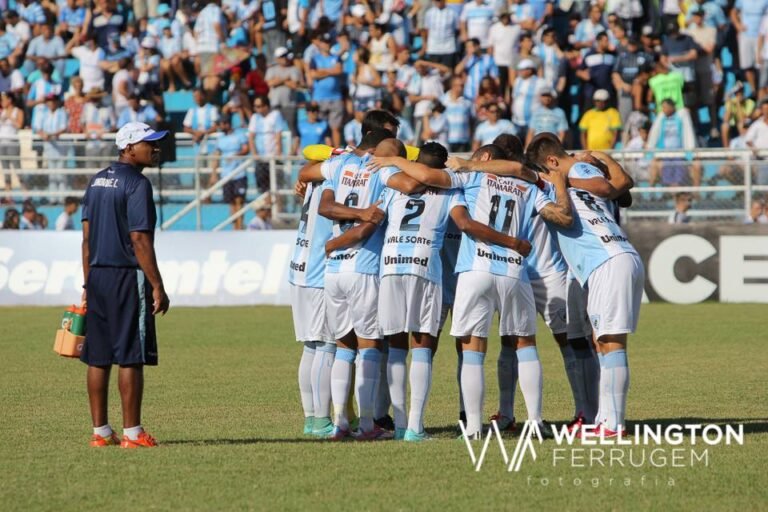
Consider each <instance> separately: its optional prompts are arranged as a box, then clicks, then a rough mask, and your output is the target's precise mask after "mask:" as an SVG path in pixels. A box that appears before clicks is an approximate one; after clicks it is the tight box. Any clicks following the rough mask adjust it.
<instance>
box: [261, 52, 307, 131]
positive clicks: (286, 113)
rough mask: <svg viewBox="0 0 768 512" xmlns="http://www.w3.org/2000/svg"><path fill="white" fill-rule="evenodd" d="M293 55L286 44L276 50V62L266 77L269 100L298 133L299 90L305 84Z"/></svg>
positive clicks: (292, 129) (268, 70)
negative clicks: (295, 64) (297, 109)
mask: <svg viewBox="0 0 768 512" xmlns="http://www.w3.org/2000/svg"><path fill="white" fill-rule="evenodd" d="M292 57H293V56H292V55H291V54H290V53H289V52H288V49H287V48H285V47H284V46H281V47H279V48H277V49H276V50H275V51H274V58H275V63H274V64H273V65H271V66H270V67H269V68H268V69H267V74H266V76H265V77H264V78H265V79H266V81H267V85H269V102H270V104H271V105H272V107H273V108H276V109H277V110H279V111H280V113H281V114H282V115H283V119H285V121H286V122H287V123H288V126H289V127H290V129H291V132H293V133H296V103H297V100H298V98H297V95H296V93H297V91H298V90H299V89H300V88H301V87H302V86H303V80H302V77H301V71H299V68H297V67H296V66H294V65H293V59H292Z"/></svg>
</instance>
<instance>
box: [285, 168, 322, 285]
mask: <svg viewBox="0 0 768 512" xmlns="http://www.w3.org/2000/svg"><path fill="white" fill-rule="evenodd" d="M322 195H323V190H322V186H321V185H320V184H319V183H310V184H309V185H307V193H306V194H305V195H304V205H303V206H302V208H301V218H300V219H299V230H298V232H297V233H296V247H294V249H293V257H292V258H291V263H290V267H289V270H288V282H289V283H291V284H293V285H296V286H306V287H308V288H324V287H325V242H327V241H328V240H329V239H330V238H331V230H332V227H333V222H332V221H331V220H330V219H326V218H325V217H323V216H322V215H320V214H318V213H317V208H318V206H320V197H321V196H322Z"/></svg>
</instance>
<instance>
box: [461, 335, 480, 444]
mask: <svg viewBox="0 0 768 512" xmlns="http://www.w3.org/2000/svg"><path fill="white" fill-rule="evenodd" d="M484 363H485V353H484V352H475V351H473V350H465V351H464V361H463V364H462V365H461V392H462V394H463V396H464V411H465V412H466V413H467V425H466V431H467V434H475V433H477V432H480V430H481V429H482V428H483V419H482V416H483V398H484V393H485V374H484V373H485V372H484V371H483V364H484Z"/></svg>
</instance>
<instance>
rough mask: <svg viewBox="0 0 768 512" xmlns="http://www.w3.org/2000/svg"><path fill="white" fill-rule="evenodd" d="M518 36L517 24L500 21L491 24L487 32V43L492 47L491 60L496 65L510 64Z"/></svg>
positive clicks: (518, 28)
mask: <svg viewBox="0 0 768 512" xmlns="http://www.w3.org/2000/svg"><path fill="white" fill-rule="evenodd" d="M519 38H520V27H519V26H518V25H512V24H511V23H510V24H509V25H504V24H503V23H502V22H500V21H499V22H496V23H494V24H493V25H492V26H491V31H490V33H489V34H488V44H489V45H490V46H492V47H493V60H494V62H496V65H497V66H506V67H511V66H512V59H513V58H514V54H515V46H516V45H517V40H518V39H519Z"/></svg>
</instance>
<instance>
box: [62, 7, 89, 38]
mask: <svg viewBox="0 0 768 512" xmlns="http://www.w3.org/2000/svg"><path fill="white" fill-rule="evenodd" d="M59 5H61V4H60V3H59ZM85 13H86V10H85V6H84V5H82V4H81V3H80V2H78V0H66V3H65V4H64V5H62V6H61V7H60V8H59V16H58V21H59V23H58V26H57V33H58V35H60V36H61V37H62V39H64V40H65V41H69V40H70V39H73V38H74V39H80V36H82V34H83V28H84V27H83V25H84V23H85Z"/></svg>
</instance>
